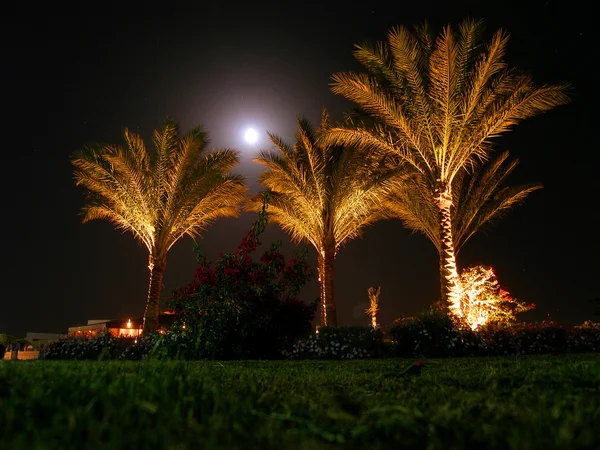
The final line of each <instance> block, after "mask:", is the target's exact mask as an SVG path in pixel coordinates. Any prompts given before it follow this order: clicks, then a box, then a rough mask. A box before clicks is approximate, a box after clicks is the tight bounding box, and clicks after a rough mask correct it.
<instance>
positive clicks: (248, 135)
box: [244, 128, 258, 144]
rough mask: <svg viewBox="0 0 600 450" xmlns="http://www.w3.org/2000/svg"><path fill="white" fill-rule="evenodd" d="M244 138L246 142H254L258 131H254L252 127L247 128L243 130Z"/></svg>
mask: <svg viewBox="0 0 600 450" xmlns="http://www.w3.org/2000/svg"><path fill="white" fill-rule="evenodd" d="M244 140H245V141H246V142H247V143H248V144H254V143H255V142H256V141H257V140H258V133H257V132H256V130H255V129H254V128H248V129H247V130H246V131H245V132H244Z"/></svg>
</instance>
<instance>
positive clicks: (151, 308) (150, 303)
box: [143, 256, 167, 336]
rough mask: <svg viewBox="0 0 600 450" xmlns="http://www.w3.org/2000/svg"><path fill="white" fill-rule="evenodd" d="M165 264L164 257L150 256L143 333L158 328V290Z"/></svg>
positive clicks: (160, 289)
mask: <svg viewBox="0 0 600 450" xmlns="http://www.w3.org/2000/svg"><path fill="white" fill-rule="evenodd" d="M166 265H167V261H166V258H162V259H159V258H154V257H152V256H150V258H149V264H148V269H150V286H149V287H148V299H147V300H146V311H145V312H144V329H143V333H144V335H146V336H147V335H148V334H149V333H153V332H155V331H156V329H157V328H158V315H159V313H160V292H161V291H162V279H163V274H164V272H165V267H166Z"/></svg>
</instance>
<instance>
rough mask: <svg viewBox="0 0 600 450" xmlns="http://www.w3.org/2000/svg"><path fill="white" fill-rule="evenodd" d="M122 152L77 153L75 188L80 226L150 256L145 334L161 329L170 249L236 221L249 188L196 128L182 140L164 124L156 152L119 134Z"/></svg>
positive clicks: (229, 154)
mask: <svg viewBox="0 0 600 450" xmlns="http://www.w3.org/2000/svg"><path fill="white" fill-rule="evenodd" d="M124 137H125V147H121V146H114V145H93V146H88V147H86V148H84V149H82V150H79V151H77V152H75V154H74V156H73V158H72V160H71V162H72V164H73V166H74V170H73V172H74V176H75V183H76V184H77V185H79V186H83V187H84V188H86V193H87V203H86V204H85V205H84V206H83V208H82V215H83V222H84V223H85V222H87V221H90V220H94V219H106V220H108V221H110V222H112V223H113V224H115V225H116V226H117V227H118V228H121V229H123V230H125V231H130V232H132V233H133V235H134V236H135V237H136V238H137V239H139V240H140V241H141V242H142V243H143V244H144V245H145V246H146V248H147V249H148V254H149V258H148V261H149V264H148V268H149V269H150V283H149V289H148V298H147V300H146V310H145V312H144V328H143V331H144V333H150V332H153V331H155V330H156V328H157V325H158V314H159V302H160V292H161V289H162V278H163V273H164V270H165V266H166V263H167V253H168V252H169V249H170V248H171V247H172V246H173V245H174V244H175V242H177V241H178V240H179V239H180V238H182V237H183V236H184V235H186V234H187V235H189V236H192V237H194V236H196V235H198V234H199V233H200V232H201V231H202V230H204V229H205V228H206V226H207V225H209V224H210V223H211V222H213V221H214V220H215V219H217V218H219V217H235V216H237V215H238V212H239V204H240V202H241V201H242V200H243V198H244V195H245V192H246V186H245V184H244V180H243V178H242V177H241V176H239V175H232V174H230V173H229V172H230V170H231V169H232V168H233V167H234V166H235V165H236V164H237V162H238V156H237V155H238V153H237V152H236V151H234V150H230V149H225V150H216V151H214V152H211V153H207V152H206V148H207V144H208V135H207V133H206V132H205V131H203V130H202V128H200V127H197V128H194V129H192V130H191V131H190V132H188V133H186V134H185V135H183V136H180V134H179V127H178V126H177V125H176V124H175V123H173V122H171V121H167V122H166V123H165V125H164V126H163V127H162V128H161V129H160V130H156V131H155V132H154V139H153V144H154V147H155V151H154V152H151V151H148V150H147V148H146V146H145V144H144V142H143V140H142V138H141V137H140V136H139V135H137V134H135V133H132V132H130V131H129V130H128V129H125V131H124Z"/></svg>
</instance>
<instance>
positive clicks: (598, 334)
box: [569, 320, 600, 352]
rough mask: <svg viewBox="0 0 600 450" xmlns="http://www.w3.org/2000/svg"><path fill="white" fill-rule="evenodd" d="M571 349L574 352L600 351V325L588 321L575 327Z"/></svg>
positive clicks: (570, 341) (570, 343)
mask: <svg viewBox="0 0 600 450" xmlns="http://www.w3.org/2000/svg"><path fill="white" fill-rule="evenodd" d="M569 347H570V350H571V351H572V352H598V351H600V323H598V322H592V321H591V320H588V321H586V322H583V324H581V325H577V326H575V327H573V330H572V332H571V336H570V340H569Z"/></svg>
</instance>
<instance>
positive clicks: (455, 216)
mask: <svg viewBox="0 0 600 450" xmlns="http://www.w3.org/2000/svg"><path fill="white" fill-rule="evenodd" d="M508 156H509V153H508V151H505V152H503V153H501V154H499V155H498V156H496V157H495V158H494V159H491V160H489V161H487V162H486V163H484V164H477V165H476V166H475V167H473V168H471V169H470V170H466V169H463V170H461V171H460V172H459V173H458V174H457V176H456V177H455V178H454V180H453V182H452V204H453V207H452V209H451V219H452V238H453V246H454V255H455V256H458V253H459V251H460V249H461V248H462V246H463V245H464V244H465V243H466V242H467V241H468V240H469V238H470V237H471V236H473V234H475V233H476V232H477V231H479V230H481V229H484V228H487V227H489V226H490V225H492V224H493V223H495V221H496V220H497V219H499V218H500V217H502V216H503V215H504V214H505V213H507V212H509V211H510V210H512V209H513V208H515V207H516V206H518V205H519V204H521V203H522V202H523V201H524V200H525V198H526V197H527V196H528V195H529V194H530V193H531V192H533V191H536V190H538V189H541V188H542V185H541V183H530V184H522V185H515V186H508V185H507V184H506V182H507V178H508V177H509V175H510V174H511V173H512V172H513V171H514V169H515V168H516V167H517V166H518V165H519V160H518V159H513V160H509V159H508ZM427 187H428V186H427V183H426V182H425V180H424V179H423V177H422V176H421V174H420V173H414V174H413V176H412V177H407V180H406V182H404V183H402V184H401V185H399V186H398V188H397V189H396V190H395V191H394V192H393V193H392V194H391V195H390V197H389V198H388V199H387V200H386V202H387V207H388V208H390V211H391V212H392V214H394V215H396V216H397V217H398V218H399V219H400V220H402V222H403V224H404V225H405V226H406V227H408V228H410V229H412V230H413V231H416V232H421V233H423V234H424V235H425V236H427V237H428V238H429V240H431V242H432V243H433V245H435V247H436V248H437V250H438V252H440V254H441V252H442V242H441V238H440V224H439V220H438V211H437V206H436V205H435V204H434V203H433V202H432V201H431V198H430V195H429V191H428V189H427Z"/></svg>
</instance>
